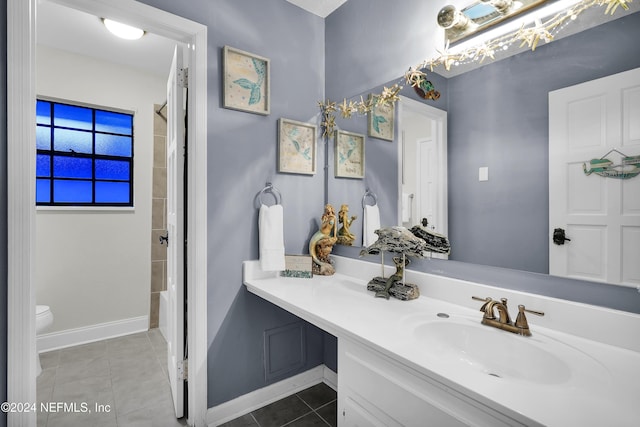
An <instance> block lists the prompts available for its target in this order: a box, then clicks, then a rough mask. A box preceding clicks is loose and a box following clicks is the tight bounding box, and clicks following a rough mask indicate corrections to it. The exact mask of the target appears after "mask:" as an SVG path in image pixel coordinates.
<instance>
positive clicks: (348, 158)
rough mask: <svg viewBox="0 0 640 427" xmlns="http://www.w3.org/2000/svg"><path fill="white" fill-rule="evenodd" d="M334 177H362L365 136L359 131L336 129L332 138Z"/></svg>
mask: <svg viewBox="0 0 640 427" xmlns="http://www.w3.org/2000/svg"><path fill="white" fill-rule="evenodd" d="M334 146H335V150H334V159H335V161H334V163H335V168H334V174H335V177H336V178H356V179H362V178H364V171H365V164H364V163H365V137H364V135H361V134H359V133H353V132H347V131H342V130H336V133H335V139H334Z"/></svg>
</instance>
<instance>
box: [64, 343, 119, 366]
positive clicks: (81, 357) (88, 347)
mask: <svg viewBox="0 0 640 427" xmlns="http://www.w3.org/2000/svg"><path fill="white" fill-rule="evenodd" d="M106 352H107V346H106V344H105V342H104V341H98V342H93V343H89V344H83V345H79V346H76V347H69V348H65V349H62V350H60V364H59V366H62V365H67V364H72V363H87V362H90V361H92V360H95V359H100V358H103V357H104V356H105V354H106Z"/></svg>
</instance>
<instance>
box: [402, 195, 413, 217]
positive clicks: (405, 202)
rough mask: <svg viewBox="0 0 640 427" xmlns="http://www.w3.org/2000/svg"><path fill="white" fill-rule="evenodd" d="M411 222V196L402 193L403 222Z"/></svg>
mask: <svg viewBox="0 0 640 427" xmlns="http://www.w3.org/2000/svg"><path fill="white" fill-rule="evenodd" d="M410 220H411V195H410V194H409V193H402V222H409V221H410Z"/></svg>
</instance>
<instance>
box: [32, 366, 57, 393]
mask: <svg viewBox="0 0 640 427" xmlns="http://www.w3.org/2000/svg"><path fill="white" fill-rule="evenodd" d="M55 380H56V368H49V369H43V370H42V372H41V373H40V375H38V378H37V379H36V385H37V387H38V389H40V388H43V389H48V388H53V383H54V382H55Z"/></svg>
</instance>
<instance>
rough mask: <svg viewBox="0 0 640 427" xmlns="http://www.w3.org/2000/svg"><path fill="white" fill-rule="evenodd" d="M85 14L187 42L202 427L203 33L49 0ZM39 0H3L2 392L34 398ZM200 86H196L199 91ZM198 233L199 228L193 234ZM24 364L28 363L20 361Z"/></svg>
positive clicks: (199, 28)
mask: <svg viewBox="0 0 640 427" xmlns="http://www.w3.org/2000/svg"><path fill="white" fill-rule="evenodd" d="M49 1H54V2H55V3H57V4H61V5H64V6H68V7H70V8H73V9H77V10H81V11H83V12H87V13H89V14H92V15H95V16H100V17H109V18H113V19H115V20H119V21H123V22H127V23H129V24H131V25H136V26H139V27H142V28H145V29H146V30H147V31H149V32H154V33H157V34H159V35H162V36H164V37H167V38H170V39H173V40H175V41H177V42H180V43H184V44H185V45H187V46H188V52H189V53H188V55H187V57H188V62H189V65H190V73H189V85H190V87H191V88H192V89H194V90H193V91H192V96H191V97H190V99H189V110H190V112H191V113H190V116H189V123H188V125H187V128H188V135H189V138H188V142H187V145H188V146H189V158H188V161H189V164H190V169H189V177H188V182H189V186H188V188H187V193H188V196H189V197H188V200H189V209H188V215H189V218H188V224H189V228H188V230H187V237H188V240H189V242H190V246H189V248H188V260H189V261H188V265H187V272H188V274H189V278H190V282H189V286H188V290H187V295H186V297H187V298H188V299H189V301H191V303H190V310H189V313H188V316H189V319H188V325H189V334H188V336H189V338H188V340H189V342H188V346H189V354H190V360H189V365H190V367H189V371H190V372H191V379H190V380H189V381H188V393H189V395H190V396H191V398H190V399H189V410H188V412H189V420H188V422H189V424H191V425H205V415H206V409H207V401H206V390H207V374H206V369H207V361H206V352H207V349H206V234H207V233H206V135H207V130H206V129H207V124H206V122H207V102H206V93H207V90H206V88H207V81H206V70H207V56H206V52H207V36H206V33H207V30H206V27H205V26H203V25H201V24H197V23H195V22H193V21H189V20H187V19H184V18H181V17H179V16H176V15H173V14H169V13H167V12H164V11H162V10H159V9H155V8H153V7H150V6H147V5H144V4H141V3H138V2H135V1H133V0H124V1H121V2H118V4H117V5H114V4H112V2H110V1H108V0H93V1H89V0H49ZM37 4H38V2H37V1H36V0H28V1H22V0H9V1H8V3H7V17H8V19H7V21H8V25H7V81H8V87H10V88H11V89H10V90H8V93H7V98H8V99H7V101H8V104H9V105H12V106H13V107H14V108H12V109H11V110H10V111H8V116H7V124H8V126H7V134H8V141H10V142H9V143H8V155H7V163H8V206H9V209H8V225H9V227H8V228H9V233H8V240H9V245H8V253H9V259H8V276H9V277H8V279H9V280H8V286H9V292H8V295H9V298H8V337H7V344H8V348H7V397H8V399H10V400H12V401H23V402H35V401H36V393H35V388H36V386H35V355H36V345H35V292H34V269H35V267H34V262H33V258H34V240H35V239H34V237H35V232H36V231H35V203H34V200H35V198H34V196H35V167H34V166H35V99H36V91H35V47H36V38H35V32H34V28H35V23H36V9H37ZM196 88H197V89H196ZM195 230H197V232H195ZM25 361H26V362H25ZM9 424H10V425H35V414H33V413H22V414H10V415H9Z"/></svg>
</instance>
